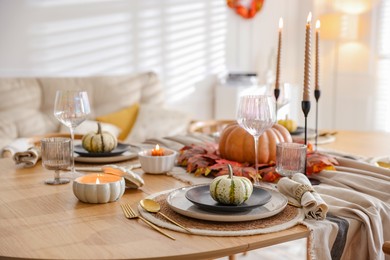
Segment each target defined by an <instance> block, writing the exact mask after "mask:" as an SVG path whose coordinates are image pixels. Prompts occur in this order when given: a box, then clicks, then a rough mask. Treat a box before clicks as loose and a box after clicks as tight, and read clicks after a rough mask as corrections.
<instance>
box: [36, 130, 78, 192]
mask: <svg viewBox="0 0 390 260" xmlns="http://www.w3.org/2000/svg"><path fill="white" fill-rule="evenodd" d="M70 143H71V141H70V139H69V138H62V137H52V138H44V139H42V140H41V154H42V165H43V167H45V168H46V169H48V170H54V172H55V173H54V179H47V180H46V181H45V183H46V184H51V185H58V184H65V183H69V179H63V178H60V170H66V169H67V168H68V167H69V165H70V158H71V150H72V149H71V145H70Z"/></svg>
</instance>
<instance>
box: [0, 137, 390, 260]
mask: <svg viewBox="0 0 390 260" xmlns="http://www.w3.org/2000/svg"><path fill="white" fill-rule="evenodd" d="M385 143H387V144H389V143H390V134H388V133H365V132H349V131H339V132H338V133H337V136H336V140H335V141H334V142H333V143H329V144H326V145H323V146H322V147H323V148H326V149H333V150H340V151H343V152H348V153H352V154H358V155H363V156H373V157H374V156H382V155H386V154H389V153H390V148H389V147H388V146H385V145H384V144H385ZM131 163H134V161H129V164H131ZM140 174H141V176H142V178H143V179H144V181H145V185H144V186H143V187H141V188H139V189H126V191H125V194H124V195H123V196H122V198H120V200H119V201H117V202H112V203H106V204H88V203H83V202H80V201H79V200H78V199H77V198H76V197H75V196H74V194H73V191H72V185H71V184H64V185H56V186H51V185H46V184H44V180H45V179H47V178H51V177H52V176H53V172H52V171H49V170H47V169H45V168H43V167H42V166H41V164H40V162H39V163H38V164H37V165H36V166H35V167H32V168H17V167H16V166H15V163H14V162H13V161H12V160H11V159H0V258H11V257H12V258H16V259H18V258H19V259H161V260H162V259H212V258H218V257H223V256H229V255H233V254H236V253H240V252H245V251H249V250H253V249H257V248H262V247H267V246H271V245H275V244H279V243H283V242H287V241H292V240H296V239H300V238H307V237H308V236H309V230H308V229H307V228H306V227H305V226H302V225H297V226H294V227H292V228H289V229H286V230H283V231H278V232H274V233H269V234H262V235H251V236H230V237H215V236H201V235H191V234H188V233H184V232H183V233H182V232H175V231H172V230H168V229H164V231H166V232H167V233H169V234H170V235H172V236H174V237H175V238H176V240H171V239H169V238H167V237H165V236H162V235H161V234H159V233H157V232H156V231H155V230H153V229H151V228H150V227H149V226H147V225H145V224H144V223H143V222H142V221H140V220H136V219H127V218H125V217H124V214H123V212H122V210H121V207H120V204H121V203H130V204H131V205H132V206H134V207H133V208H136V206H137V205H138V203H139V201H140V200H141V199H143V198H145V197H147V196H149V195H151V194H155V193H157V192H161V191H165V190H170V189H175V188H180V187H183V186H186V185H188V184H185V183H183V182H181V181H179V180H177V179H175V178H173V177H170V176H166V175H150V174H144V173H140Z"/></svg>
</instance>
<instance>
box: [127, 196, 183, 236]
mask: <svg viewBox="0 0 390 260" xmlns="http://www.w3.org/2000/svg"><path fill="white" fill-rule="evenodd" d="M121 208H122V211H123V213H124V214H125V217H126V218H128V219H133V218H139V219H141V220H142V221H143V222H145V223H146V224H148V225H149V226H150V227H152V228H154V229H155V230H157V231H158V232H160V233H161V234H163V235H164V236H167V237H169V238H170V239H173V240H176V239H175V238H174V237H172V236H171V235H169V234H167V233H165V232H164V231H163V230H162V229H160V228H159V227H157V226H156V225H154V224H153V223H151V222H149V221H148V220H146V219H145V218H143V217H142V216H140V215H139V214H137V213H136V212H135V211H134V210H133V209H132V208H131V206H130V205H129V204H121Z"/></svg>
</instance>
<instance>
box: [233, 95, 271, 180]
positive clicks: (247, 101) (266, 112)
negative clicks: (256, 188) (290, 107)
mask: <svg viewBox="0 0 390 260" xmlns="http://www.w3.org/2000/svg"><path fill="white" fill-rule="evenodd" d="M275 106H276V105H275V98H274V97H273V96H270V95H244V96H241V97H240V100H239V103H238V110H237V122H238V124H239V125H240V126H241V127H242V128H244V129H245V130H246V131H247V132H248V133H249V134H251V135H252V136H253V139H254V145H255V170H256V176H255V179H254V184H255V185H259V178H258V169H259V168H258V143H259V137H260V136H261V135H262V134H263V133H264V132H265V130H267V129H269V128H271V127H272V126H273V125H274V124H275V122H276V112H275Z"/></svg>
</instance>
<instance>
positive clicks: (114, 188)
mask: <svg viewBox="0 0 390 260" xmlns="http://www.w3.org/2000/svg"><path fill="white" fill-rule="evenodd" d="M97 179H98V182H97ZM124 192H125V180H124V179H123V177H120V176H115V175H111V174H87V175H85V176H81V177H78V178H76V179H75V180H74V181H73V193H74V195H75V196H76V197H77V198H78V199H79V200H80V201H82V202H85V203H107V202H113V201H117V200H118V199H120V198H121V197H122V195H123V193H124Z"/></svg>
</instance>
